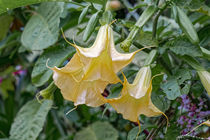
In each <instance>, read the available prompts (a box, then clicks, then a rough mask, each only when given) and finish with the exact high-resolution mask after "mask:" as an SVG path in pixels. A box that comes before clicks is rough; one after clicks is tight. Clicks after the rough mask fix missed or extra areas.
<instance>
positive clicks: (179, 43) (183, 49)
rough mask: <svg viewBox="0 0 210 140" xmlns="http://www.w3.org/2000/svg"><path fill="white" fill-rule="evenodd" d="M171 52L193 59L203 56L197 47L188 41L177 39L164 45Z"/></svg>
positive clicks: (181, 38)
mask: <svg viewBox="0 0 210 140" xmlns="http://www.w3.org/2000/svg"><path fill="white" fill-rule="evenodd" d="M165 46H166V47H168V48H169V49H170V50H171V51H172V52H174V53H175V54H177V55H181V56H183V55H188V54H190V55H191V56H194V57H201V56H203V54H202V51H201V50H200V48H199V46H198V45H194V44H192V43H191V42H189V41H188V39H186V38H183V37H179V38H176V39H174V40H171V41H169V42H168V43H166V44H165Z"/></svg>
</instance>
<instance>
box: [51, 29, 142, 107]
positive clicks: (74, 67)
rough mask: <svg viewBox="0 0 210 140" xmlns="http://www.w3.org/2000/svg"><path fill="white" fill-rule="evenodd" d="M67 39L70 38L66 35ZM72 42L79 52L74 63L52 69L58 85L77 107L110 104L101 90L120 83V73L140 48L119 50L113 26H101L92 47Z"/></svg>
mask: <svg viewBox="0 0 210 140" xmlns="http://www.w3.org/2000/svg"><path fill="white" fill-rule="evenodd" d="M64 39H65V40H66V38H65V37H64ZM66 41H67V40H66ZM67 42H68V41H67ZM68 43H70V42H68ZM70 44H71V43H70ZM71 45H72V46H74V47H75V48H76V51H77V52H76V54H75V55H74V56H73V58H72V59H71V60H70V62H69V63H68V64H67V65H66V66H65V67H63V68H57V67H54V68H52V70H53V71H54V74H53V79H54V81H55V84H56V85H57V86H58V88H60V89H61V93H62V95H63V97H64V98H65V99H67V100H70V101H73V102H74V105H75V106H76V105H79V104H86V105H88V106H93V107H96V106H100V105H102V104H104V103H106V99H105V98H104V97H103V96H102V95H101V93H102V92H103V91H104V89H105V87H106V86H107V85H108V84H109V83H118V82H120V79H119V78H118V77H117V75H116V73H117V72H118V71H119V70H121V69H122V68H123V67H125V66H126V65H128V64H129V63H130V62H131V61H132V59H133V57H134V55H135V54H136V53H137V52H138V51H140V50H138V51H136V52H133V53H129V54H122V53H119V52H118V51H117V50H116V49H115V45H114V39H113V30H112V28H111V27H110V26H109V25H104V26H102V27H101V28H100V29H99V32H98V35H97V37H96V40H95V42H94V44H93V45H92V46H91V47H90V48H82V47H79V46H77V45H75V44H71Z"/></svg>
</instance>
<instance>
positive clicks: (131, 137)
mask: <svg viewBox="0 0 210 140" xmlns="http://www.w3.org/2000/svg"><path fill="white" fill-rule="evenodd" d="M154 127H155V125H150V124H144V125H143V126H141V130H140V132H139V126H136V127H134V128H133V129H131V130H130V131H129V132H128V136H127V140H143V139H144V134H143V133H142V134H140V133H141V132H142V131H144V130H145V129H148V128H154ZM138 133H139V134H140V135H139V136H138V138H137V134H138Z"/></svg>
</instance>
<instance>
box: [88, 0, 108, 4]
mask: <svg viewBox="0 0 210 140" xmlns="http://www.w3.org/2000/svg"><path fill="white" fill-rule="evenodd" d="M84 1H86V2H92V3H98V4H102V5H104V4H105V3H106V1H107V0H84Z"/></svg>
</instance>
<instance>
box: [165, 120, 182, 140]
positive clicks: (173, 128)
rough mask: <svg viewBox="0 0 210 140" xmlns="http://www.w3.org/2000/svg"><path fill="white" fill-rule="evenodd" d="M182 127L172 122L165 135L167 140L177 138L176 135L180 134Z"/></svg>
mask: <svg viewBox="0 0 210 140" xmlns="http://www.w3.org/2000/svg"><path fill="white" fill-rule="evenodd" d="M180 131H181V129H180V128H179V127H177V125H176V124H175V123H173V124H170V127H168V130H167V133H166V135H165V139H166V140H176V137H177V136H179V135H180Z"/></svg>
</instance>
